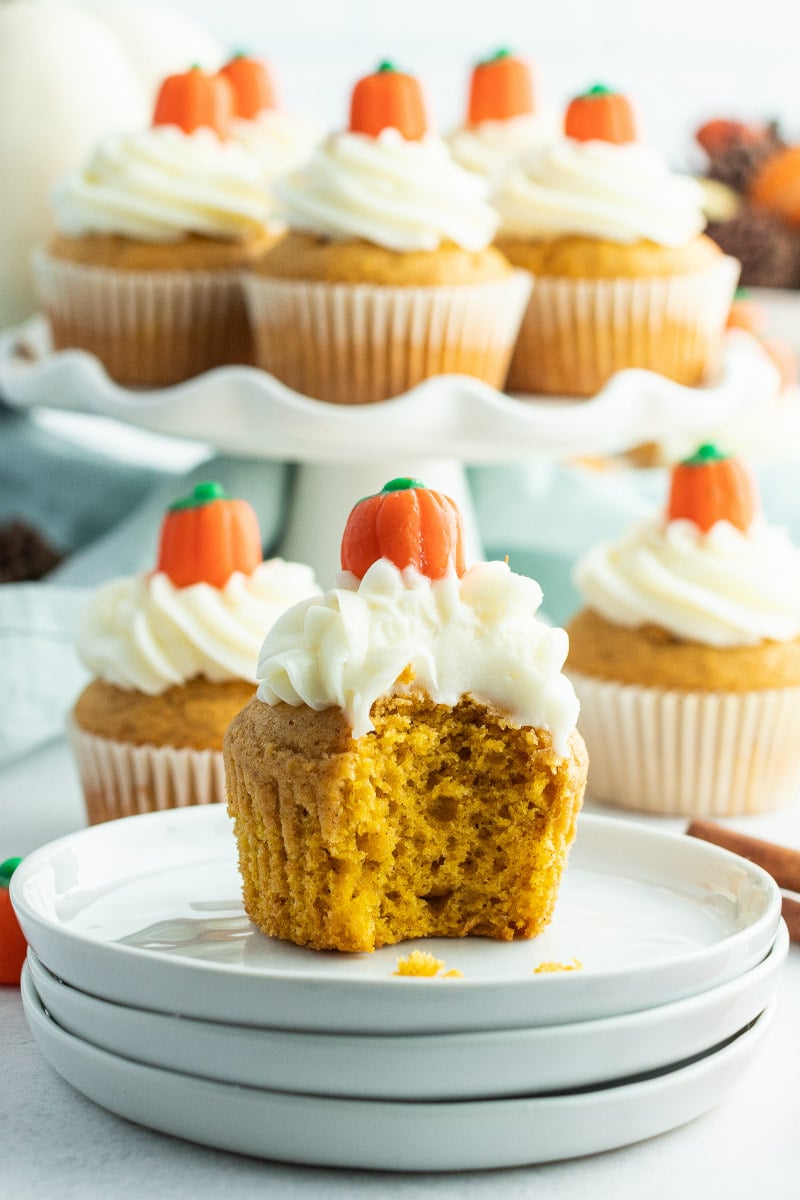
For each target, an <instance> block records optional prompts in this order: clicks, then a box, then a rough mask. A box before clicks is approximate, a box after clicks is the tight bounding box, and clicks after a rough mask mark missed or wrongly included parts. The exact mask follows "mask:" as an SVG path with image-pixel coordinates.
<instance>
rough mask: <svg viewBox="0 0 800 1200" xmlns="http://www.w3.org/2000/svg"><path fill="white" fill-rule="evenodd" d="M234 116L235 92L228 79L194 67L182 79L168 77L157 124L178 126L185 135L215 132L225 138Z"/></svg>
mask: <svg viewBox="0 0 800 1200" xmlns="http://www.w3.org/2000/svg"><path fill="white" fill-rule="evenodd" d="M233 112H234V99H233V88H232V87H231V85H230V83H229V82H228V80H227V79H226V78H225V76H224V75H220V74H216V75H212V74H210V73H209V72H208V71H204V70H203V69H202V68H201V67H197V66H194V67H192V68H191V69H190V70H188V71H184V72H183V73H182V74H180V75H168V76H167V78H166V79H165V80H164V82H163V83H162V84H161V87H160V89H159V92H158V96H157V98H156V106H155V110H154V112H153V124H154V125H177V126H178V127H179V128H180V129H182V130H183V132H184V133H194V131H195V129H200V128H207V129H213V130H214V132H215V133H216V134H218V135H219V137H221V138H225V137H227V136H228V133H229V130H230V123H231V118H232V116H233Z"/></svg>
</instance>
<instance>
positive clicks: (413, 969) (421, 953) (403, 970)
mask: <svg viewBox="0 0 800 1200" xmlns="http://www.w3.org/2000/svg"><path fill="white" fill-rule="evenodd" d="M444 966H445V964H444V962H443V961H442V959H441V958H434V956H433V955H432V954H431V953H430V952H429V951H428V950H412V951H411V953H410V954H407V955H406V957H405V958H398V960H397V970H396V971H393V972H392V974H393V975H416V976H419V977H420V978H423V979H433V978H435V977H436V976H437V975H438V976H439V978H440V979H462V978H463V976H462V974H461V972H460V971H445V970H444ZM443 972H444V973H443Z"/></svg>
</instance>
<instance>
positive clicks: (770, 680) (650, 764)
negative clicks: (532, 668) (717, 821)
mask: <svg viewBox="0 0 800 1200" xmlns="http://www.w3.org/2000/svg"><path fill="white" fill-rule="evenodd" d="M575 583H576V586H577V588H578V590H579V592H580V593H581V595H582V597H583V601H584V608H583V609H582V610H581V611H580V612H579V613H578V614H577V615H576V616H575V617H574V618H573V619H572V621H571V622H570V623H569V624H568V627H567V631H568V633H569V639H570V649H569V657H568V660H567V666H566V670H567V673H568V675H569V678H570V679H571V680H572V682H573V683H574V685H575V690H576V692H577V694H578V698H579V699H580V702H581V721H580V728H581V732H582V734H583V736H584V738H585V739H586V744H587V747H588V750H589V755H590V758H591V764H592V765H591V773H590V779H589V794H590V795H591V797H592V799H594V800H600V801H604V802H606V803H609V804H615V805H619V806H621V807H623V808H633V809H641V810H647V811H650V812H660V813H671V814H676V815H677V814H681V815H686V816H733V815H739V814H744V813H755V812H766V811H769V810H772V809H777V808H780V807H781V806H783V805H786V804H789V803H790V802H791V801H793V800H795V799H796V797H797V795H798V790H799V789H800V756H798V753H797V746H798V739H800V550H798V549H797V547H795V546H793V545H792V543H791V542H790V541H789V539H788V537H787V536H786V534H785V533H784V532H783V531H782V530H780V529H775V528H772V527H770V526H769V525H768V524H767V523H766V522H765V520H764V518H763V516H762V515H761V514H760V512H759V509H758V503H757V493H756V489H755V483H754V481H753V479H752V477H751V475H750V473H749V471H748V470H747V468H746V467H745V466H744V465H743V464H742V463H741V462H740V461H739V460H738V459H736V458H733V457H726V456H725V455H723V454H721V453H720V452H719V451H718V450H716V449H715V448H714V447H713V446H711V445H705V446H701V447H700V449H699V450H698V451H697V453H696V454H695V455H694V456H693V457H691V458H689V459H686V460H684V461H682V462H681V463H679V464H678V465H676V466H675V467H674V468H673V470H672V476H671V490H670V497H669V503H668V506H667V511H666V514H665V515H664V517H661V516H659V517H653V518H648V519H647V520H645V521H643V522H642V523H640V524H639V525H637V526H636V527H635V528H634V529H632V530H631V531H630V532H629V533H627V534H626V535H625V536H624V537H622V538H621V539H620V541H618V542H616V543H611V544H602V545H599V546H597V547H595V548H594V549H592V550H591V551H590V552H589V553H588V555H586V557H585V558H583V559H582V560H581V561H580V562H579V563H578V564H577V567H576V569H575Z"/></svg>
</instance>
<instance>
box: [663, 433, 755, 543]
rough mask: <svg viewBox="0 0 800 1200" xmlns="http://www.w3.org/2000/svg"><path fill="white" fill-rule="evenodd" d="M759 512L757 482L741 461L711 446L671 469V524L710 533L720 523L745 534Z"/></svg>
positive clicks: (705, 446) (698, 451)
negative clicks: (682, 522) (692, 526)
mask: <svg viewBox="0 0 800 1200" xmlns="http://www.w3.org/2000/svg"><path fill="white" fill-rule="evenodd" d="M757 510H758V493H757V490H756V484H755V480H754V479H753V476H752V475H751V473H750V471H749V470H748V468H747V467H746V466H745V464H744V463H743V462H742V460H741V459H739V458H735V457H733V456H728V455H727V454H723V453H722V452H721V451H720V450H718V449H717V447H716V446H713V445H711V444H710V443H708V444H706V445H703V446H700V448H699V449H698V450H697V451H696V452H695V453H694V454H693V455H692V456H691V457H690V458H686V459H684V460H683V462H680V463H677V464H676V466H674V467H673V469H672V479H671V483H670V493H669V502H668V505H667V520H668V521H677V520H681V519H682V520H685V521H693V522H694V524H695V525H697V527H698V528H699V529H701V530H702V531H703V533H707V532H708V530H709V529H711V527H712V526H713V525H716V523H717V521H729V522H730V524H731V525H735V526H736V528H737V529H741V530H743V531H744V530H746V529H748V528H749V527H750V525H751V524H752V522H753V518H754V517H755V515H756V512H757Z"/></svg>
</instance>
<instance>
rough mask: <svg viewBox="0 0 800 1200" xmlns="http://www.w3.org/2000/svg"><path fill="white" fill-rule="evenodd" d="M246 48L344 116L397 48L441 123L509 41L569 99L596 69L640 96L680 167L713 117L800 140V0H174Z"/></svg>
mask: <svg viewBox="0 0 800 1200" xmlns="http://www.w3.org/2000/svg"><path fill="white" fill-rule="evenodd" d="M171 2H172V4H173V6H174V7H176V8H180V9H182V10H183V11H184V12H186V13H187V14H190V15H191V16H193V17H194V18H196V19H197V20H199V21H201V22H202V23H203V24H205V25H206V26H207V27H208V28H209V29H210V30H211V31H212V32H213V33H215V34H216V35H217V36H218V37H220V38H221V39H222V40H223V41H224V42H225V43H226V44H228V45H230V47H231V48H232V49H240V48H241V49H246V50H249V51H251V52H253V53H257V54H258V55H260V56H262V57H264V58H267V59H269V60H270V62H271V63H272V64H273V65H274V69H275V71H276V74H277V76H278V79H279V82H280V87H281V93H282V97H283V101H284V106H285V107H287V108H294V109H297V110H299V111H305V112H309V113H312V114H316V115H318V116H319V117H320V118H321V119H322V121H323V124H324V125H325V126H326V127H327V128H334V127H336V126H338V125H340V124H342V123H343V122H344V120H345V119H346V113H347V103H348V96H349V89H350V87H351V85H352V83H353V82H354V81H355V80H356V79H357V78H358V77H359V76H360V75H363V74H366V73H367V72H368V71H369V70H371V69H372V68H373V67H374V66H375V65H376V64H377V63H378V62H379V61H380V60H381V59H384V58H389V59H391V60H393V61H396V62H397V63H398V65H400V66H402V67H404V68H406V69H410V70H413V71H414V72H415V73H417V74H418V75H419V76H420V77H421V78H422V80H423V82H424V84H425V87H426V91H427V94H428V100H429V106H430V109H431V115H432V117H433V120H434V122H435V124H436V125H437V126H438V127H439V128H440V129H442V130H447V129H449V128H450V126H452V125H453V124H454V123H455V122H456V121H457V120H458V119H459V117H460V115H461V113H462V111H463V106H464V100H465V96H466V85H467V75H468V71H469V67H470V65H471V63H473V62H474V61H476V60H478V59H480V58H483V57H486V55H487V54H489V53H491V52H492V51H494V50H495V49H497V48H498V47H501V46H508V47H510V48H512V49H514V50H515V51H517V52H518V53H521V54H524V55H526V56H527V57H528V58H529V59H530V60H531V61H532V62H533V63H534V64H535V66H536V68H537V72H538V79H539V91H540V95H541V98H542V101H543V102H544V103H546V104H548V105H550V106H553V107H555V108H556V109H557V110H558V111H561V109H562V108H563V105H564V103H565V101H566V100H568V99H569V98H570V97H571V96H572V95H574V94H576V93H577V92H580V91H583V90H585V89H586V88H587V87H588V86H590V85H591V84H593V83H595V82H604V83H606V84H608V85H609V86H613V87H615V88H616V89H617V90H622V91H625V92H627V93H628V95H629V96H630V97H631V99H633V100H634V101H635V103H636V106H637V110H638V113H639V116H640V120H641V125H642V129H643V132H644V134H645V135H646V136H647V138H648V140H650V141H651V142H652V143H653V144H654V145H656V146H657V147H658V148H659V149H661V151H662V152H663V153H665V154H666V155H667V156H668V157H669V159H670V160H671V162H672V164H673V165H674V166H682V165H687V164H688V165H690V166H696V165H698V163H699V162H701V161H702V160H701V158H699V157H698V156H697V154H696V153H693V145H692V130H693V129H694V128H695V127H696V125H697V124H699V123H700V122H701V121H703V120H705V119H706V118H707V117H710V116H717V115H726V116H736V117H739V118H740V119H748V120H749V119H766V118H771V117H777V118H779V119H780V120H781V123H782V125H783V128H784V131H785V133H786V135H787V136H788V137H789V139H790V140H796V141H798V142H800V2H798V0H658V2H654V0H547V3H545V2H543V0H171Z"/></svg>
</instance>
